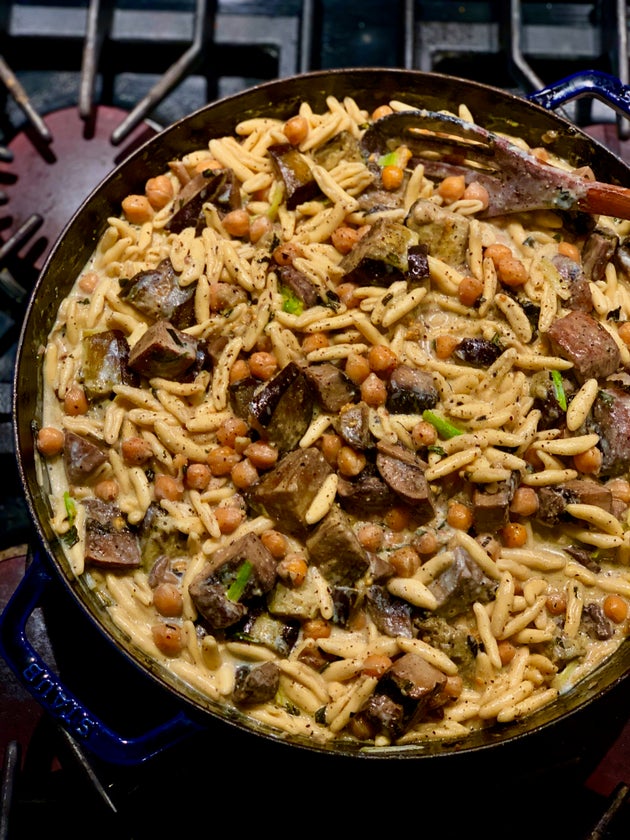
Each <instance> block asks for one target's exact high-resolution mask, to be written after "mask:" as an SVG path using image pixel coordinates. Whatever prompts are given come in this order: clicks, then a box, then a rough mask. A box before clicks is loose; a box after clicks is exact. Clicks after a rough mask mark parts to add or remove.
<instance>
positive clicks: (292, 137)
mask: <svg viewBox="0 0 630 840" xmlns="http://www.w3.org/2000/svg"><path fill="white" fill-rule="evenodd" d="M308 128H309V126H308V120H307V119H306V117H303V116H301V115H299V116H295V117H291V119H289V120H287V121H286V122H285V124H284V126H283V128H282V133H283V134H284V136H285V137H286V138H287V140H288V141H289V143H290V144H291V145H292V146H299V145H300V143H303V142H304V141H305V140H306V138H307V137H308Z"/></svg>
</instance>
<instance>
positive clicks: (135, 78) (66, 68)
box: [0, 0, 630, 840]
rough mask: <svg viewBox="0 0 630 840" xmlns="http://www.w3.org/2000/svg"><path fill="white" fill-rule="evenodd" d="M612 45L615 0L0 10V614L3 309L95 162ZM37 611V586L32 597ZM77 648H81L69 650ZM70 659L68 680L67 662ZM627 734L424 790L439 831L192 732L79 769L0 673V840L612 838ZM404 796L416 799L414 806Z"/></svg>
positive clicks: (33, 705) (141, 3)
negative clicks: (321, 98) (331, 95)
mask: <svg viewBox="0 0 630 840" xmlns="http://www.w3.org/2000/svg"><path fill="white" fill-rule="evenodd" d="M627 31H628V24H627V10H626V4H625V3H620V2H618V0H600V2H575V3H571V2H562V3H538V2H531V3H528V2H520V0H509V1H508V0H505V2H501V3H497V2H470V3H468V2H458V1H457V0H441V2H421V1H420V0H415V2H414V0H396V2H394V3H389V4H387V5H386V7H384V6H383V3H382V0H362V2H361V3H355V4H352V3H347V2H340V0H265V2H262V1H261V0H102V2H98V0H65V2H61V3H57V2H50V1H49V0H4V1H3V3H2V4H1V5H0V471H1V474H2V475H3V479H4V480H3V482H2V483H1V486H0V521H2V523H3V528H2V533H1V534H0V608H4V606H5V605H6V603H7V601H8V600H9V599H10V597H11V595H12V593H13V592H14V590H15V588H16V587H17V586H18V584H19V582H20V581H21V579H22V577H23V575H24V573H25V569H26V568H27V567H28V566H29V563H30V562H31V557H30V547H29V544H30V541H31V539H32V532H31V527H30V524H29V519H28V515H27V511H26V506H25V503H24V501H23V499H22V496H21V489H20V482H19V478H18V476H17V471H16V469H15V453H14V448H13V447H14V444H13V437H12V429H11V388H12V374H13V365H14V360H15V347H16V341H17V338H18V334H19V330H20V326H21V322H22V317H23V312H24V309H25V306H26V302H27V300H28V296H29V294H30V291H31V289H32V287H33V285H34V283H35V281H36V278H37V276H38V273H39V271H40V270H41V267H42V266H43V264H44V262H45V259H46V257H47V255H48V253H49V251H50V248H51V247H52V244H53V243H54V241H55V239H56V238H57V236H59V234H60V233H61V232H62V230H63V228H64V226H65V224H66V222H67V221H68V220H69V218H70V217H71V215H72V214H73V212H74V211H75V209H77V208H78V207H79V205H80V204H81V202H82V201H83V199H84V198H85V197H86V196H87V195H88V194H89V192H90V191H91V190H92V189H93V188H94V187H96V186H97V184H98V183H99V182H100V180H101V178H102V177H104V176H105V175H106V174H107V172H109V171H110V170H111V169H112V168H113V166H114V165H115V164H116V163H118V162H119V161H121V160H122V159H124V157H126V155H127V154H129V152H130V151H131V150H132V149H133V148H135V147H136V146H137V145H138V144H139V143H141V142H142V141H143V140H144V139H146V138H147V137H149V136H151V135H152V134H154V133H156V132H157V131H159V130H160V129H161V128H164V127H166V126H168V125H171V124H172V123H174V122H176V121H177V120H179V119H180V118H183V117H185V116H186V115H188V114H189V113H191V112H193V111H195V110H197V109H198V108H200V107H202V106H203V105H205V104H206V103H208V102H211V101H214V100H216V99H217V98H220V97H223V96H227V95H229V94H231V93H235V92H238V91H240V90H244V89H246V88H249V87H251V86H253V85H256V84H258V83H259V82H264V81H266V80H269V79H275V78H284V77H287V76H290V75H293V74H296V73H300V72H304V71H308V70H315V69H332V68H338V67H368V66H372V67H374V66H376V67H384V68H386V67H402V68H408V69H409V68H414V69H419V70H423V71H436V72H440V73H446V74H450V75H453V76H460V77H462V78H467V79H472V80H475V81H479V82H484V83H488V84H492V85H494V86H496V87H500V88H503V89H505V90H508V91H510V92H512V93H516V94H519V95H523V96H527V95H529V94H530V93H531V92H533V91H535V90H539V89H541V88H543V87H545V86H546V85H548V84H551V83H553V82H555V81H557V80H558V79H561V78H564V77H566V76H568V75H570V74H572V73H574V72H577V71H581V70H584V69H587V68H588V69H595V70H600V71H603V72H606V73H610V74H612V75H614V76H615V77H617V78H618V79H620V80H621V82H622V83H624V84H626V83H627V82H628V78H627V77H628V58H627V55H628V48H627ZM564 114H565V116H568V117H569V118H570V119H571V120H573V121H574V122H575V123H576V124H577V125H579V126H581V127H583V128H584V129H585V130H586V131H587V132H588V133H590V134H592V136H594V137H596V138H597V139H598V140H600V141H601V142H603V143H604V145H607V146H609V147H610V148H611V149H612V150H613V151H614V152H616V153H617V154H618V155H619V156H620V157H622V158H624V159H626V160H630V140H629V139H628V138H629V136H630V130H629V127H628V126H629V125H630V123H629V121H628V120H626V119H624V118H621V117H619V115H618V114H617V113H615V112H614V111H613V110H612V108H610V107H609V106H608V105H606V104H604V103H602V102H600V101H598V100H595V99H586V98H585V99H580V100H578V101H577V102H573V103H569V104H567V105H566V106H564ZM77 161H81V164H80V165H78V164H77ZM57 597H60V598H61V595H59V596H58V594H57V593H56V592H55V590H54V588H53V594H52V595H48V599H49V600H51V599H52V600H55V599H56V598H57ZM46 606H47V604H46V603H44V604H42V605H41V607H38V608H37V609H35V610H34V612H33V614H32V616H31V617H30V620H29V630H30V634H31V635H32V636H33V638H34V639H35V641H36V644H37V646H38V648H39V649H41V650H42V652H43V654H42V655H44V656H45V657H46V658H47V659H46V661H52V662H55V663H56V666H57V667H58V668H59V669H60V670H61V672H62V673H63V671H64V667H65V666H66V663H65V662H57V659H58V658H59V651H58V650H56V649H55V647H54V644H53V642H52V641H51V637H53V638H54V636H53V633H52V628H51V624H54V623H55V621H56V620H58V619H55V617H54V614H52V615H51V612H50V611H47V609H46ZM70 609H71V605H69V606H68V610H70ZM64 615H65V613H64ZM68 620H69V619H68ZM54 629H55V630H56V631H57V632H59V627H55V628H54ZM61 633H63V627H62V628H61ZM90 641H91V640H90V638H89V634H87V638H86V640H85V645H86V646H88V647H89V644H90ZM99 650H100V648H99ZM99 655H100V654H99ZM102 656H103V661H102V662H100V664H101V665H102V667H98V665H99V663H97V666H96V667H95V668H94V665H93V664H92V666H91V667H92V668H94V674H92V679H91V683H90V684H91V685H92V687H93V694H94V697H93V698H92V699H93V700H94V702H95V703H96V704H97V705H98V702H99V696H102V694H103V692H104V691H105V687H104V686H103V685H102V683H101V680H102V675H103V672H106V670H107V669H106V668H105V660H106V653H105V652H103V654H102ZM76 658H78V660H79V661H80V667H81V668H82V667H83V665H84V663H86V662H87V661H88V660H89V659H90V658H91V657H90V656H89V655H88V651H87V649H86V650H83V649H81V650H80V651H78V652H77V653H76ZM92 658H93V657H92ZM72 664H73V665H74V670H76V667H77V662H76V661H75V662H74V663H72ZM116 667H117V666H114V668H115V669H116ZM68 670H69V671H70V673H72V671H73V668H72V667H70V668H69V669H68ZM115 672H116V671H115ZM119 679H120V680H121V683H120V690H119V691H116V692H115V693H116V694H117V695H119V696H118V701H119V703H120V706H121V713H122V712H126V713H128V712H129V707H130V706H132V707H133V715H134V716H135V718H137V720H138V722H140V721H142V722H146V720H152V719H153V718H154V717H156V718H157V719H160V718H161V716H163V715H168V714H170V713H171V712H172V711H173V710H172V709H171V708H170V702H169V698H166V697H163V696H162V695H161V693H160V692H159V691H158V692H157V693H156V692H155V689H154V686H153V685H150V686H147V685H145V684H144V683H142V684H139V685H136V682H135V681H136V680H137V676H136V675H134V674H127V673H126V672H124V671H121V672H120V677H119ZM110 688H111V686H110ZM626 719H627V712H626V711H623V710H622V711H621V712H620V711H619V710H618V709H615V710H614V711H613V712H611V715H610V718H609V719H608V720H607V721H605V722H602V734H601V740H600V744H599V749H596V750H594V751H592V750H589V751H588V752H585V751H584V750H582V749H581V748H580V745H579V744H577V743H576V744H575V749H574V750H572V749H571V748H570V749H568V750H566V749H565V750H563V752H564V753H565V754H566V753H568V755H569V758H568V759H567V758H566V755H565V757H564V758H563V759H562V761H561V762H560V763H559V764H556V763H554V756H547V755H544V756H540V762H539V766H538V769H537V770H536V769H535V772H533V774H531V775H530V776H529V777H528V779H527V780H526V781H525V780H523V779H519V778H518V774H517V773H516V768H511V767H509V766H507V767H496V769H495V770H494V771H493V774H492V776H493V777H490V778H484V779H482V780H480V779H475V778H468V779H467V780H461V779H458V780H457V781H455V780H450V782H449V780H448V779H446V780H441V785H442V787H441V789H442V790H446V792H447V794H448V796H447V801H448V802H449V805H448V807H447V808H444V805H440V806H439V807H440V808H441V809H443V810H442V811H441V813H440V814H439V819H438V817H437V815H436V814H435V813H434V812H435V808H436V806H435V805H433V804H432V803H431V801H430V796H431V795H432V794H430V793H429V792H428V791H429V789H430V785H428V783H427V780H426V779H424V777H421V776H419V777H418V778H415V779H411V780H410V778H409V773H407V774H406V775H405V776H404V777H403V778H402V779H398V778H396V779H395V780H392V779H390V780H388V779H387V778H386V777H384V775H383V771H382V770H380V771H378V772H375V771H374V770H373V769H368V770H365V769H362V770H361V772H360V773H357V774H356V775H354V778H355V779H356V784H357V785H358V786H359V788H358V789H357V787H355V786H353V785H352V784H350V783H349V782H348V781H347V778H346V777H347V776H348V775H349V774H348V771H347V765H344V764H343V762H342V764H341V765H334V767H333V768H332V769H331V765H330V764H326V763H325V764H320V763H319V762H317V761H314V760H313V758H312V756H310V755H307V756H305V757H304V756H299V755H298V756H297V757H296V756H294V755H293V753H290V754H289V755H288V756H287V755H286V754H285V753H284V752H283V751H282V750H280V751H279V752H277V751H276V750H273V749H272V748H271V747H269V749H268V750H267V748H266V747H265V746H264V745H263V746H261V745H259V744H258V742H256V743H255V744H253V743H252V741H251V739H250V738H249V737H248V736H242V735H241V734H239V733H235V732H232V731H229V732H225V731H224V730H223V729H217V730H215V729H213V728H209V729H208V731H204V732H202V733H200V734H197V735H195V737H194V738H192V739H189V740H188V741H186V740H185V741H184V742H183V743H181V744H176V745H173V746H172V747H171V748H170V749H169V750H167V751H166V753H165V754H164V755H159V756H157V757H155V758H151V759H150V760H148V761H146V762H143V763H142V764H141V766H134V767H131V768H129V767H118V766H111V765H109V764H107V763H103V762H101V761H99V760H95V759H94V757H92V756H90V755H87V754H86V753H85V752H84V751H83V750H82V748H81V746H80V744H78V743H77V742H76V741H75V740H74V739H73V738H72V737H71V736H70V735H68V733H67V732H65V731H64V730H62V729H60V728H59V727H58V726H57V725H56V724H55V723H54V722H52V721H51V720H50V719H49V718H48V717H47V716H46V715H45V714H43V713H42V711H41V709H40V707H39V706H38V704H37V702H36V700H35V699H33V697H32V696H31V695H30V694H29V693H28V692H26V691H25V690H24V689H23V688H22V686H21V685H19V684H18V683H17V681H16V680H15V678H14V677H13V675H12V673H11V672H10V671H9V670H8V669H7V668H6V667H5V665H4V663H3V662H2V661H0V720H1V721H2V722H1V723H0V752H1V753H3V756H4V757H3V768H4V773H3V790H2V803H1V804H2V814H1V818H2V822H1V823H0V838H1V840H16V838H22V837H27V836H28V837H30V836H34V834H35V832H37V831H40V830H43V829H50V828H57V829H59V830H63V831H64V834H65V836H66V837H75V836H76V837H79V836H81V837H84V836H85V834H86V833H88V832H89V834H90V835H91V836H95V837H101V836H102V837H111V836H112V834H113V833H115V836H117V837H121V838H137V837H145V836H149V835H151V836H166V828H165V826H167V825H168V826H169V830H170V829H171V826H175V827H177V826H178V825H179V826H180V827H182V826H187V825H188V826H189V827H192V826H194V827H195V828H199V827H200V826H202V825H205V824H206V823H210V825H208V829H210V828H211V825H212V823H214V822H215V821H216V820H217V819H219V818H220V817H221V816H222V815H223V817H224V818H225V819H229V820H231V821H232V822H234V821H235V827H238V828H240V829H247V828H253V827H256V828H258V827H260V826H264V827H265V828H269V830H278V828H279V829H280V830H281V831H282V830H287V829H288V830H291V831H295V830H301V826H302V825H304V824H306V823H305V817H306V820H307V821H308V822H312V821H313V817H314V816H315V815H316V816H317V818H318V819H321V820H322V821H323V826H325V830H327V831H328V830H332V829H333V827H335V828H336V827H337V826H338V820H341V821H342V824H347V825H348V826H349V827H350V826H352V827H353V829H354V830H355V831H356V830H357V829H360V828H361V827H366V828H369V827H370V826H371V825H372V822H371V817H372V816H375V815H376V814H377V813H379V814H382V815H383V817H384V818H385V819H386V818H387V817H386V816H385V815H386V814H388V812H389V813H390V814H391V816H389V819H390V820H391V819H392V817H393V818H394V820H395V821H396V824H397V825H400V824H402V826H403V827H404V828H406V829H408V828H411V827H412V826H415V827H416V828H417V829H419V828H420V827H421V826H422V825H423V824H424V825H425V827H426V826H432V827H433V828H435V827H436V826H438V825H439V826H440V828H441V830H442V833H443V834H445V835H446V836H455V835H456V834H457V836H459V833H460V832H463V831H464V830H466V831H469V832H472V834H473V835H474V833H475V832H477V831H479V832H481V831H482V830H483V832H484V835H485V836H488V837H491V838H492V837H502V836H504V834H506V833H508V830H507V828H506V826H508V825H509V834H510V836H511V837H531V836H534V834H535V835H536V836H538V837H541V838H544V837H563V838H564V837H566V838H573V837H575V838H585V840H586V838H591V837H592V838H595V837H601V838H604V837H610V838H617V837H626V836H628V832H629V828H630V816H629V814H628V812H629V810H630V805H629V804H628V799H629V797H628V787H627V784H628V782H630V724H626V723H625V721H626ZM604 723H605V725H604ZM563 746H565V747H566V746H567V745H563ZM570 746H571V747H572V746H573V745H570ZM274 761H275V762H276V764H273V762H274ZM353 770H354V768H353ZM410 772H411V773H414V774H415V773H416V772H417V771H415V770H411V771H410ZM226 775H227V776H228V777H229V779H228V781H227V782H226ZM505 776H507V777H508V778H507V781H506V780H505V779H504V778H503V777H505ZM392 783H393V787H392ZM423 788H424V790H425V796H424V797H423V798H421V799H419V800H418V792H422V790H423ZM543 795H544V796H545V800H543V801H545V802H547V803H549V808H550V809H551V810H552V812H553V814H554V816H553V817H552V818H551V821H548V822H546V823H545V822H541V821H540V819H534V818H533V816H532V814H531V813H528V814H527V815H526V818H525V812H524V811H523V808H527V807H529V804H528V803H529V802H531V801H534V800H533V799H532V797H535V796H537V797H538V799H537V800H536V801H538V802H540V797H541V796H543ZM410 796H412V797H414V799H413V800H411V799H410ZM505 797H511V799H509V801H508V800H506V799H505ZM410 802H412V803H413V804H412V805H410ZM377 803H378V805H377ZM331 804H334V805H335V810H334V811H333V810H332V809H331V807H330V806H331ZM243 806H244V807H243ZM379 806H380V807H379ZM452 806H454V807H452ZM338 810H341V811H342V812H343V816H342V817H339V816H338V815H337V811H338ZM455 812H457V813H455ZM169 815H170V816H169ZM173 815H174V816H175V817H176V819H172V817H173ZM333 815H334V816H333ZM331 816H333V819H334V822H330V818H331ZM298 820H300V821H299V822H298ZM508 820H509V823H508V822H507V821H508ZM493 832H496V833H493Z"/></svg>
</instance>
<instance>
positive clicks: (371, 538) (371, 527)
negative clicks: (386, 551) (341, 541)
mask: <svg viewBox="0 0 630 840" xmlns="http://www.w3.org/2000/svg"><path fill="white" fill-rule="evenodd" d="M357 539H358V540H359V542H360V543H361V545H362V546H363V548H364V549H365V550H366V551H373V552H376V551H378V550H379V549H380V548H382V546H383V529H382V528H381V526H380V525H377V524H376V523H375V522H366V523H365V524H363V525H361V526H360V527H359V528H358V529H357Z"/></svg>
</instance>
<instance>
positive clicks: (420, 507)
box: [376, 441, 435, 525]
mask: <svg viewBox="0 0 630 840" xmlns="http://www.w3.org/2000/svg"><path fill="white" fill-rule="evenodd" d="M377 448H378V452H377V455H376V466H377V469H378V471H379V473H380V475H381V478H382V479H383V481H384V482H385V483H386V484H387V486H388V487H389V488H390V489H391V490H393V491H394V493H396V495H397V496H398V497H399V498H400V499H401V500H402V501H403V502H405V503H406V504H408V505H411V507H413V512H414V517H415V519H416V520H417V522H418V523H419V524H420V525H424V524H426V523H427V522H429V521H430V520H431V519H433V517H434V516H435V507H434V501H433V494H432V492H431V488H430V487H429V483H428V481H427V479H426V477H425V475H424V471H425V469H426V466H427V465H426V464H425V463H424V461H422V460H421V459H420V458H418V457H417V455H416V454H415V453H413V452H411V451H409V450H407V449H405V447H404V446H400V445H399V444H388V443H385V442H383V441H379V443H378V446H377Z"/></svg>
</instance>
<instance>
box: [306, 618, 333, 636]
mask: <svg viewBox="0 0 630 840" xmlns="http://www.w3.org/2000/svg"><path fill="white" fill-rule="evenodd" d="M330 633H331V627H330V624H329V623H328V622H327V621H326V620H325V619H323V618H311V619H309V620H308V621H305V622H304V624H303V625H302V634H303V635H304V638H305V639H327V638H328V637H329V636H330Z"/></svg>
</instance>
